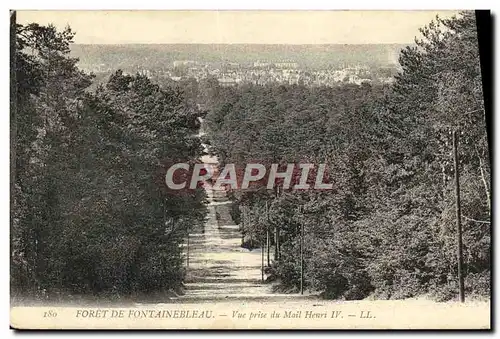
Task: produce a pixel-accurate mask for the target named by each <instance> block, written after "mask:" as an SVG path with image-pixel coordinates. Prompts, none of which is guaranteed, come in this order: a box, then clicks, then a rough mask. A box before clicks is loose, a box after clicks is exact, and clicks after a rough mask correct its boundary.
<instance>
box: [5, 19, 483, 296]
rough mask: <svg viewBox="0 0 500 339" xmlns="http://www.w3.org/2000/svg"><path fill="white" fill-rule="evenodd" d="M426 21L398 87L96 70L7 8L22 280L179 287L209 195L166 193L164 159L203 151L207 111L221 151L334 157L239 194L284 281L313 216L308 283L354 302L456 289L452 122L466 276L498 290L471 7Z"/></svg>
mask: <svg viewBox="0 0 500 339" xmlns="http://www.w3.org/2000/svg"><path fill="white" fill-rule="evenodd" d="M420 33H421V34H420V35H421V36H420V38H418V39H416V44H415V45H414V46H410V47H407V48H405V49H403V50H402V51H401V54H400V57H399V62H400V66H401V70H400V72H399V74H398V75H397V76H396V79H395V82H394V83H393V84H392V85H369V84H363V85H361V86H358V85H350V84H344V85H341V86H337V87H314V88H313V87H306V86H303V85H272V84H269V85H265V86H259V85H239V86H237V87H221V86H219V84H218V82H217V80H216V79H207V80H203V81H200V82H197V81H195V80H194V79H190V80H189V79H188V80H183V81H180V82H173V81H158V82H157V83H156V82H153V81H152V80H150V79H148V78H147V77H145V76H142V75H139V74H137V75H126V74H124V73H123V72H122V71H120V70H117V71H116V72H114V73H113V74H112V75H111V76H110V77H109V79H107V81H105V83H104V84H102V85H98V86H93V81H94V76H93V74H86V73H85V72H83V71H81V70H80V69H79V68H78V59H76V58H73V57H71V55H70V46H71V44H72V42H73V37H74V32H72V31H71V29H70V28H69V27H68V28H67V29H65V30H63V31H58V30H57V29H56V28H55V27H54V26H41V25H38V24H29V25H25V26H22V25H15V24H13V26H12V28H11V36H12V39H13V41H14V42H15V43H12V44H11V55H12V58H11V103H10V105H11V140H12V142H11V168H12V169H11V229H10V236H11V249H10V253H11V274H10V280H11V294H12V296H14V297H18V298H27V299H33V298H35V299H54V300H55V299H57V298H59V297H61V298H62V297H64V298H67V296H68V295H75V296H77V295H86V296H88V295H91V296H96V297H99V298H103V297H106V298H111V299H113V298H124V297H131V296H132V297H133V296H137V295H141V294H151V293H167V292H169V293H172V291H173V293H182V286H183V279H184V268H183V256H182V250H181V244H182V243H183V241H184V239H185V237H186V235H187V234H188V232H189V230H190V228H193V227H196V226H197V225H202V224H203V222H204V220H205V215H206V204H205V201H206V196H205V193H204V191H203V190H201V189H196V190H193V191H189V192H188V193H187V194H174V193H173V192H171V191H169V190H168V189H166V187H165V184H164V175H165V171H166V168H167V166H168V164H171V163H173V162H181V163H189V164H194V163H197V162H199V160H198V159H199V158H200V157H201V155H202V154H203V148H202V145H201V141H200V139H198V138H196V137H193V136H194V135H196V134H197V132H198V128H199V123H198V118H199V117H203V118H204V120H205V123H206V130H207V134H206V136H205V137H204V139H205V140H204V142H206V143H207V144H209V145H210V152H211V153H212V154H214V155H216V156H217V157H218V158H219V160H220V162H221V166H223V165H224V164H228V163H232V164H236V165H238V166H241V167H244V166H245V164H247V163H260V164H264V165H266V166H268V165H269V164H273V163H280V164H285V163H313V164H320V163H321V164H323V163H324V164H327V166H328V176H329V180H331V182H333V189H332V190H326V191H321V190H308V191H293V190H283V189H280V187H279V183H278V185H277V186H278V187H276V188H275V189H272V190H268V189H267V188H266V187H265V186H262V187H256V188H255V189H252V190H251V191H239V190H233V191H230V192H229V194H230V197H231V200H232V205H233V208H232V214H233V219H234V221H235V222H236V223H239V224H240V225H241V230H242V232H243V234H244V239H256V240H257V241H256V242H257V245H256V246H262V245H263V239H264V237H263V235H264V234H266V232H270V233H271V234H272V237H271V245H272V247H273V251H274V257H273V260H272V262H270V263H269V265H270V268H269V269H270V271H271V272H272V276H273V278H274V281H275V282H276V290H277V291H283V292H290V293H295V292H297V291H298V289H299V285H300V263H299V259H300V257H299V255H298V253H299V241H300V239H299V238H300V237H299V236H300V230H301V227H303V228H304V234H305V236H304V263H305V268H304V269H305V277H306V278H305V281H304V283H305V288H306V289H307V290H309V291H315V292H318V293H320V294H321V296H322V297H324V298H328V299H346V300H353V299H364V298H367V297H374V298H377V299H402V298H410V297H415V296H421V295H428V296H431V297H432V298H435V299H436V300H450V299H454V298H456V295H457V289H458V287H457V286H458V280H457V257H456V235H455V232H456V229H455V222H456V219H455V186H454V180H453V178H454V175H455V173H454V166H453V165H454V164H453V148H452V133H453V131H457V133H458V136H459V159H460V161H459V173H460V184H461V197H462V200H461V209H462V218H461V220H462V227H463V250H464V273H465V288H466V293H468V294H469V295H476V296H489V293H490V274H491V267H490V255H491V230H490V227H491V224H490V219H491V216H490V212H491V177H490V176H491V172H490V168H491V166H490V153H489V147H488V137H487V133H486V124H485V116H486V114H485V109H484V103H483V92H482V82H481V68H480V62H479V54H478V42H477V33H476V23H475V17H474V13H473V12H463V13H462V14H461V15H460V16H458V17H454V18H451V19H441V18H436V20H434V21H433V22H431V23H430V24H428V25H427V26H426V27H423V28H422V29H421V31H420ZM242 211H244V213H242ZM243 219H244V222H242V221H243ZM166 225H169V226H168V227H167V226H166ZM242 245H245V244H242Z"/></svg>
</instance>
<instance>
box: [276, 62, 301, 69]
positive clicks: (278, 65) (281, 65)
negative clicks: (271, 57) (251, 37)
mask: <svg viewBox="0 0 500 339" xmlns="http://www.w3.org/2000/svg"><path fill="white" fill-rule="evenodd" d="M274 67H276V68H298V67H299V64H298V63H296V62H293V61H287V60H284V61H280V62H275V63H274Z"/></svg>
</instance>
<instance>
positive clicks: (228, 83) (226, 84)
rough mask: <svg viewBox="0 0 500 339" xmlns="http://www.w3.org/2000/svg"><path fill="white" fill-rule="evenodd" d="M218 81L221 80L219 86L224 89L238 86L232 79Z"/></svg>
mask: <svg viewBox="0 0 500 339" xmlns="http://www.w3.org/2000/svg"><path fill="white" fill-rule="evenodd" d="M218 80H219V84H220V85H221V86H222V87H230V86H236V85H237V84H238V82H237V81H236V80H235V79H232V78H220V79H218Z"/></svg>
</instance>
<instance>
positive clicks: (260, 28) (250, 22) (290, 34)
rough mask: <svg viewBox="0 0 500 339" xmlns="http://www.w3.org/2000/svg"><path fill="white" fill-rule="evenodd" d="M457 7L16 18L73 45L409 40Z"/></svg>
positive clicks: (104, 13) (47, 13)
mask: <svg viewBox="0 0 500 339" xmlns="http://www.w3.org/2000/svg"><path fill="white" fill-rule="evenodd" d="M457 13H458V12H457V11H325V10H323V11H319V10H317V11H227V10H224V11H213V10H212V11H208V10H207V11H201V10H200V11H194V10H191V11H18V12H17V22H18V23H20V24H26V23H30V22H37V23H39V24H44V25H46V24H49V23H52V24H54V25H55V26H56V27H58V28H60V29H63V28H64V27H65V26H67V25H69V26H70V27H71V28H72V29H73V31H75V32H76V36H75V39H74V41H75V43H79V44H131V43H143V44H149V43H154V44H172V43H183V44H187V43H207V44H208V43H218V44H230V43H244V44H255V43H258V44H370V43H403V44H406V43H412V42H413V41H414V38H415V36H418V35H419V31H418V29H419V28H420V27H422V26H424V25H426V24H428V23H429V22H430V21H431V20H433V19H434V18H435V17H436V15H437V14H439V16H440V17H450V16H452V15H454V14H457Z"/></svg>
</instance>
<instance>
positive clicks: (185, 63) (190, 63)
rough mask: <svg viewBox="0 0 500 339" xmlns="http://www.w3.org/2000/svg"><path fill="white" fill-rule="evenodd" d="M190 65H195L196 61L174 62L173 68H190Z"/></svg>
mask: <svg viewBox="0 0 500 339" xmlns="http://www.w3.org/2000/svg"><path fill="white" fill-rule="evenodd" d="M191 65H196V61H193V60H175V61H174V67H180V66H191Z"/></svg>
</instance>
